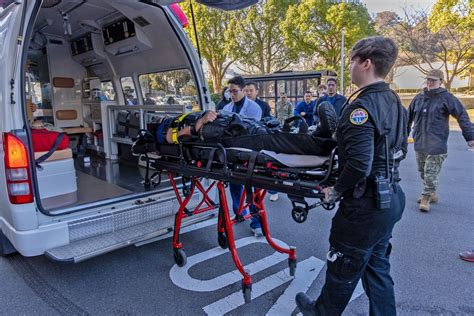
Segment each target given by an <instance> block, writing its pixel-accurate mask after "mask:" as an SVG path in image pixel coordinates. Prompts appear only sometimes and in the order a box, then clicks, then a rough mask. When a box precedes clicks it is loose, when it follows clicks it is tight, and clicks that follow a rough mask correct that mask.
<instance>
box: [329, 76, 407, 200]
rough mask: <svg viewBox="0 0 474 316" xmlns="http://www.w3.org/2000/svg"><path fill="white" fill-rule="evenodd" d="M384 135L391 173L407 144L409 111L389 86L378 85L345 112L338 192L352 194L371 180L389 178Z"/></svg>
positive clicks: (340, 130)
mask: <svg viewBox="0 0 474 316" xmlns="http://www.w3.org/2000/svg"><path fill="white" fill-rule="evenodd" d="M384 135H387V140H388V144H389V146H388V147H389V156H390V157H389V161H390V165H389V169H390V170H391V168H392V166H393V153H394V151H396V150H398V149H401V148H402V146H403V144H406V111H405V110H404V109H403V107H402V105H401V103H400V102H399V101H398V97H397V96H396V94H395V93H394V92H392V91H391V90H390V88H389V86H388V84H386V83H385V82H377V83H374V84H371V85H369V86H367V87H365V88H363V89H361V92H360V93H359V95H358V96H357V98H356V99H355V100H354V101H352V102H350V103H349V104H346V105H345V107H344V108H343V110H342V114H341V117H340V119H339V124H338V127H337V130H336V137H337V145H338V155H339V178H338V180H337V182H336V184H335V186H334V188H335V190H336V191H337V192H340V193H344V192H346V191H348V190H351V189H353V188H354V187H355V186H356V185H357V184H358V183H360V182H361V181H363V180H365V179H367V178H369V179H371V178H375V176H378V175H381V176H386V167H385V166H386V151H385V138H384V137H383V136H384ZM405 152H406V148H405ZM388 176H389V177H390V176H391V175H390V174H389V175H388Z"/></svg>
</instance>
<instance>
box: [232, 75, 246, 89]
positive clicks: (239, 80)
mask: <svg viewBox="0 0 474 316" xmlns="http://www.w3.org/2000/svg"><path fill="white" fill-rule="evenodd" d="M228 84H235V85H238V86H239V88H240V89H243V88H244V87H245V80H244V78H243V77H242V76H235V77H233V78H230V79H229V81H228Z"/></svg>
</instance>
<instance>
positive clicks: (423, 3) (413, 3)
mask: <svg viewBox="0 0 474 316" xmlns="http://www.w3.org/2000/svg"><path fill="white" fill-rule="evenodd" d="M361 2H362V3H364V4H365V5H366V6H367V10H368V11H369V13H370V14H375V13H377V12H381V11H393V12H396V13H397V14H398V15H399V16H403V8H404V7H405V8H408V9H410V10H411V9H415V10H420V9H423V10H426V9H428V10H429V9H430V8H431V6H432V5H433V4H434V3H435V2H436V0H362V1H361Z"/></svg>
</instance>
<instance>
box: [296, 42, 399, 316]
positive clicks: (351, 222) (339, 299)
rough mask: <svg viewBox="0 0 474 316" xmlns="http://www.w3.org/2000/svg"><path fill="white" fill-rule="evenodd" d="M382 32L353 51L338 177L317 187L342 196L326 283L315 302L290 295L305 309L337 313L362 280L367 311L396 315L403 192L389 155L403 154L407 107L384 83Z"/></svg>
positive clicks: (390, 51) (329, 197)
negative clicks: (396, 230)
mask: <svg viewBox="0 0 474 316" xmlns="http://www.w3.org/2000/svg"><path fill="white" fill-rule="evenodd" d="M397 53H398V48H397V46H396V45H395V43H394V42H393V41H392V40H391V39H389V38H385V37H382V36H376V37H369V38H366V39H363V40H360V41H359V42H358V43H357V44H356V45H355V46H354V47H353V49H352V56H351V59H352V62H351V78H352V82H353V83H354V84H356V85H357V86H358V87H359V88H360V89H359V90H358V91H357V92H356V93H355V94H354V95H352V96H351V97H350V98H349V99H348V101H347V103H346V104H345V106H344V108H343V110H342V115H341V118H340V121H339V124H338V127H337V131H336V137H337V143H338V155H339V178H338V180H337V182H336V184H335V185H334V187H329V188H326V189H324V190H323V192H324V193H325V196H326V198H325V200H326V202H334V201H336V200H337V199H338V198H341V202H340V204H339V209H338V211H337V212H336V214H335V216H334V218H333V220H332V227H331V234H330V237H329V243H330V250H329V252H328V254H327V265H328V269H327V273H326V283H325V284H324V286H323V289H322V291H321V294H320V296H319V298H318V299H317V300H316V301H312V300H311V299H310V298H309V297H308V296H307V295H306V294H305V293H299V294H298V295H297V296H296V303H297V305H298V307H299V309H300V311H301V312H302V313H303V315H340V314H342V312H343V311H344V309H345V307H346V306H347V304H348V303H349V300H350V298H351V296H352V293H353V291H354V289H355V287H356V285H357V283H358V282H359V280H360V279H362V284H363V286H364V289H365V292H366V294H367V296H368V297H369V301H370V308H369V310H370V315H384V316H385V315H395V314H396V309H395V297H394V290H393V281H392V278H391V277H390V262H389V255H390V251H391V244H390V242H389V240H390V238H391V237H392V230H393V227H394V225H395V223H396V222H398V221H399V220H400V218H401V216H402V213H403V209H404V207H405V195H404V193H403V191H402V189H401V188H400V186H399V185H398V181H399V179H398V171H397V169H398V162H397V159H395V154H396V153H397V152H401V153H402V154H401V155H399V156H402V157H404V154H405V153H406V144H407V142H406V138H407V135H406V117H407V116H406V110H405V109H404V108H403V106H402V105H401V102H400V100H399V98H398V96H397V95H396V94H395V92H393V91H392V90H390V88H389V86H388V84H386V83H385V82H384V78H385V76H386V75H387V74H388V72H389V71H390V69H391V68H392V66H393V64H394V63H395V60H396V58H397Z"/></svg>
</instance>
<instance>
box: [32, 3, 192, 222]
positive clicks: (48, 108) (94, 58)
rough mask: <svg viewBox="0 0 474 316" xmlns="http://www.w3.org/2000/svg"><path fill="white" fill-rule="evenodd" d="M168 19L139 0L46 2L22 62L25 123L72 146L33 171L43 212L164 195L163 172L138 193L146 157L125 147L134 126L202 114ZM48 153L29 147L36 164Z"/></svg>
mask: <svg viewBox="0 0 474 316" xmlns="http://www.w3.org/2000/svg"><path fill="white" fill-rule="evenodd" d="M169 18H170V17H167V15H166V14H165V12H164V11H163V9H162V8H160V7H158V6H155V5H153V4H152V3H146V2H138V1H137V2H132V1H123V0H118V1H107V0H100V1H99V0H71V1H60V0H53V1H43V3H42V7H41V8H40V11H39V14H38V16H37V18H36V22H35V25H34V28H33V36H32V39H31V42H30V45H29V50H28V57H27V60H26V61H25V69H26V73H25V86H26V87H25V94H26V100H27V102H26V113H27V117H28V121H29V122H28V124H29V126H30V128H31V131H32V133H34V130H50V131H59V132H64V133H65V134H66V135H67V136H68V138H69V140H70V143H69V147H68V148H65V149H60V150H59V149H58V150H56V151H54V153H53V154H52V155H51V156H50V157H49V158H48V159H47V160H46V161H44V162H42V163H40V164H37V168H36V179H37V184H38V186H37V187H38V189H39V194H40V199H41V205H42V208H43V209H44V210H46V211H49V212H52V213H54V212H55V211H60V212H63V211H64V210H75V209H79V208H81V207H84V206H86V205H91V203H92V204H94V203H100V202H101V201H104V200H111V199H117V200H120V199H127V198H130V197H135V196H137V197H146V195H147V194H148V195H149V194H150V193H156V192H158V191H160V190H165V189H166V190H167V188H169V186H168V185H167V183H166V182H167V179H166V176H165V175H162V179H161V184H160V185H159V186H157V187H154V186H153V185H151V186H148V187H147V186H145V185H144V177H145V168H144V166H145V160H144V158H143V157H135V156H133V155H132V154H131V150H130V149H131V144H132V142H133V138H134V137H136V136H137V133H138V131H139V129H143V128H147V126H148V125H149V124H153V123H156V122H158V121H159V120H160V119H161V118H162V117H163V116H166V115H168V116H176V115H178V114H180V113H183V112H185V111H191V110H196V109H199V108H200V105H199V100H200V97H199V92H198V89H197V88H196V87H197V83H196V78H195V73H194V72H193V70H192V67H191V62H190V58H189V56H188V55H187V53H186V51H185V49H184V48H183V44H182V43H181V41H180V40H179V38H178V36H177V35H176V33H175V30H173V28H172V26H171V25H170V21H169ZM175 23H177V22H175ZM33 147H34V146H33ZM45 153H46V152H44V151H37V150H36V149H35V158H36V159H38V158H39V157H41V156H42V155H44V154H45ZM151 171H152V172H151V173H153V170H151ZM150 176H151V174H150ZM152 180H155V182H156V181H158V180H157V177H156V178H155V179H152Z"/></svg>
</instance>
